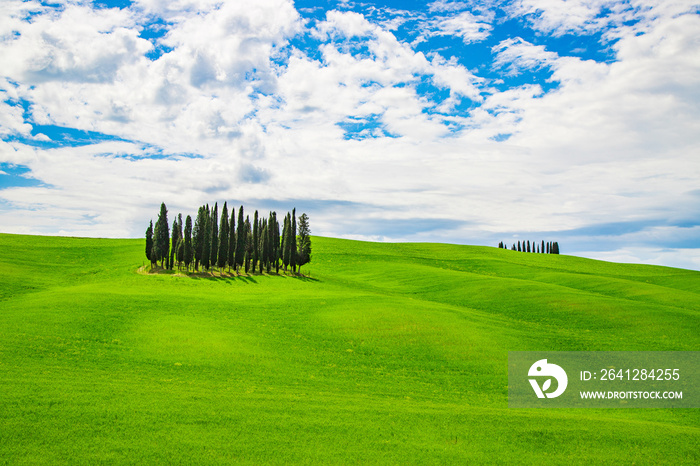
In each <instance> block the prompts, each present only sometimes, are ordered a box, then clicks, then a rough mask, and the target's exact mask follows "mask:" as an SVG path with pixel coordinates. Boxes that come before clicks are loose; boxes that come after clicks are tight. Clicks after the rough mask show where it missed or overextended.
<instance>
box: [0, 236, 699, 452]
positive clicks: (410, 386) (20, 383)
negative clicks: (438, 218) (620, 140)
mask: <svg viewBox="0 0 700 466" xmlns="http://www.w3.org/2000/svg"><path fill="white" fill-rule="evenodd" d="M313 246H314V255H313V261H312V263H311V264H309V265H308V266H307V267H305V272H306V273H310V278H294V277H289V276H268V275H262V276H261V275H251V276H248V277H239V278H228V279H224V278H203V277H182V276H173V275H143V274H139V273H137V269H138V268H139V267H140V266H142V265H143V263H144V261H145V257H144V253H143V249H144V241H143V240H106V239H78V238H53V237H32V236H15V235H0V277H1V281H0V463H7V464H17V463H70V464H94V463H96V462H100V463H154V462H155V463H175V464H180V463H184V464H194V463H197V464H202V463H205V464H206V463H221V462H234V461H235V462H244V463H251V464H259V463H261V462H274V463H319V462H324V463H357V462H361V463H420V464H423V463H428V464H432V463H442V464H464V463H468V462H489V463H491V462H497V463H538V464H562V463H574V464H583V463H591V462H606V463H621V464H632V463H636V464H658V463H667V464H699V463H700V452H699V449H698V445H699V444H700V427H699V426H700V413H699V412H698V410H697V409H675V410H674V409H634V410H633V409H617V410H592V409H533V410H515V409H509V408H508V407H507V384H508V380H507V357H508V351H516V350H517V351H521V350H557V351H567V350H572V351H573V350H684V351H685V350H692V351H695V350H698V349H699V348H700V318H699V317H700V316H699V310H700V273H698V272H693V271H687V270H679V269H671V268H665V267H654V266H643V265H628V264H627V265H621V264H612V263H605V262H598V261H592V260H587V259H581V258H575V257H567V256H556V255H538V254H524V253H516V252H513V251H507V250H502V249H496V248H487V247H474V246H455V245H442V244H376V243H362V242H354V241H345V240H337V239H330V238H314V239H313Z"/></svg>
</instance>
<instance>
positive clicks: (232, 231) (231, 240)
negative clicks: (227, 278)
mask: <svg viewBox="0 0 700 466" xmlns="http://www.w3.org/2000/svg"><path fill="white" fill-rule="evenodd" d="M228 229H229V234H228V256H227V260H226V262H227V263H228V271H229V272H230V271H231V267H233V270H236V262H235V257H236V208H235V207H234V208H232V209H231V222H230V223H229V225H228Z"/></svg>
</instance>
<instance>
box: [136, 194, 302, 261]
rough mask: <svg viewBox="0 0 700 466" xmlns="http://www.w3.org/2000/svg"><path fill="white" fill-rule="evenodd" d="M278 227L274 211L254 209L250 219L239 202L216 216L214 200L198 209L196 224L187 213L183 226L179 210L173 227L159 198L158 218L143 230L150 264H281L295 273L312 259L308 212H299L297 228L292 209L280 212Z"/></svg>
mask: <svg viewBox="0 0 700 466" xmlns="http://www.w3.org/2000/svg"><path fill="white" fill-rule="evenodd" d="M282 222H283V226H282V232H281V233H280V224H279V222H278V220H277V213H276V212H270V213H269V214H268V215H267V217H266V218H265V217H260V216H259V215H258V211H257V210H256V211H255V214H254V217H253V221H252V222H251V220H250V217H249V216H245V218H244V212H243V206H241V207H240V208H239V210H238V216H237V219H236V209H235V208H234V209H231V215H230V217H229V213H228V205H227V203H226V202H224V206H223V208H222V209H221V220H220V221H219V213H218V203H216V204H214V207H213V208H210V207H209V204H207V205H204V206H201V207H200V208H199V210H198V211H197V216H196V217H195V220H194V224H193V222H192V217H191V216H189V215H188V216H187V218H186V219H185V223H184V226H183V222H182V214H178V216H177V218H176V219H175V220H174V221H173V224H172V230H171V229H170V227H169V223H168V209H167V207H166V206H165V203H161V205H160V212H159V214H158V220H157V221H156V223H155V226H154V225H153V220H151V223H150V225H149V226H148V229H147V230H146V251H145V252H146V257H147V258H148V260H149V261H150V262H151V267H152V268H154V267H156V266H157V264H158V262H160V267H162V268H164V269H169V270H172V269H173V267H174V266H175V264H177V267H178V269H181V268H182V267H183V266H184V267H185V269H186V270H187V271H189V270H190V267H192V269H193V270H194V271H199V270H200V268H202V269H204V270H207V271H208V270H210V269H212V268H218V269H220V270H223V269H225V268H226V267H228V269H229V272H230V271H231V270H233V271H234V272H237V273H239V272H240V271H241V270H244V271H245V273H249V272H251V271H252V272H256V271H259V272H260V273H263V271H266V272H267V273H271V272H272V270H274V271H275V272H276V273H279V269H280V266H282V267H283V268H284V270H285V271H286V270H288V269H291V271H292V272H293V273H296V272H297V269H298V268H300V267H301V266H302V265H305V264H307V263H309V262H310V261H311V237H310V235H311V230H310V228H309V218H308V216H307V215H306V214H302V215H301V217H299V225H298V232H297V219H296V209H292V211H291V212H288V213H287V215H286V216H285V217H284V220H283V221H282Z"/></svg>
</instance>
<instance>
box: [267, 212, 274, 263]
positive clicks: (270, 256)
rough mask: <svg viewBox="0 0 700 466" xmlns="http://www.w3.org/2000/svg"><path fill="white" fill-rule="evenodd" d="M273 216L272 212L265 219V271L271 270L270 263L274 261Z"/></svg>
mask: <svg viewBox="0 0 700 466" xmlns="http://www.w3.org/2000/svg"><path fill="white" fill-rule="evenodd" d="M274 229H275V218H274V217H273V216H272V212H270V215H269V217H268V219H267V273H270V272H271V271H272V265H273V264H274V262H275V233H274Z"/></svg>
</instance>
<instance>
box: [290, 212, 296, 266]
mask: <svg viewBox="0 0 700 466" xmlns="http://www.w3.org/2000/svg"><path fill="white" fill-rule="evenodd" d="M296 212H297V209H292V231H291V234H290V236H291V246H290V251H289V265H291V266H292V273H296V271H297V218H296Z"/></svg>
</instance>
